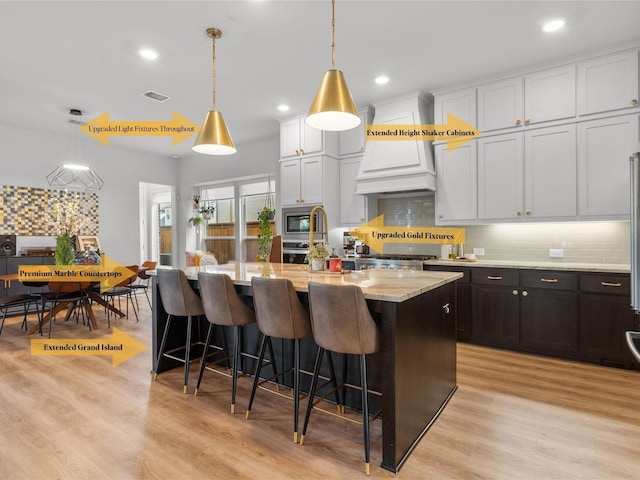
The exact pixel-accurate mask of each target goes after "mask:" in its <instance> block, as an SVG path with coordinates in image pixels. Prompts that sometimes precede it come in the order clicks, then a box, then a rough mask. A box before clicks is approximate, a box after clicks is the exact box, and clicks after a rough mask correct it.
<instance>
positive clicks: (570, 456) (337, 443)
mask: <svg viewBox="0 0 640 480" xmlns="http://www.w3.org/2000/svg"><path fill="white" fill-rule="evenodd" d="M140 306H141V308H142V312H141V314H140V322H139V323H136V322H135V320H134V319H133V316H132V318H130V319H129V320H127V319H118V320H115V321H113V320H112V322H113V324H114V325H115V326H116V327H118V328H120V329H122V330H124V331H125V332H127V333H128V334H130V335H132V336H134V337H135V338H137V339H138V340H140V341H142V342H144V343H146V344H147V345H150V338H151V326H150V311H149V309H148V306H147V305H146V302H140ZM96 317H97V321H98V324H99V325H100V329H99V330H96V331H93V332H89V331H88V329H87V327H85V326H82V325H77V324H76V323H75V322H72V321H69V322H63V321H61V320H58V321H56V322H55V324H54V325H53V336H54V337H55V338H89V337H107V336H110V335H111V332H110V330H108V329H107V328H106V318H105V316H104V315H103V314H102V312H100V311H98V314H97V316H96ZM30 320H31V322H33V321H35V318H31V319H30ZM19 324H20V318H19V317H15V318H9V319H7V321H6V324H5V328H4V329H3V332H2V335H1V336H0V438H1V441H2V447H1V448H0V478H2V479H12V480H13V479H48V478H60V479H86V478H91V479H137V478H151V479H155V478H157V479H165V478H176V479H180V478H190V479H196V478H198V479H199V478H203V479H205V478H207V479H208V478H216V479H294V478H295V479H300V478H304V479H327V478H331V479H333V478H335V479H351V478H354V477H355V478H359V477H360V476H364V474H363V461H362V456H363V454H362V443H361V442H362V434H361V429H360V427H359V426H358V425H354V424H351V423H349V422H343V421H340V420H338V419H334V418H331V417H326V416H325V415H322V414H320V413H315V414H314V415H313V416H312V418H311V423H310V426H309V431H308V432H307V437H306V442H305V445H304V446H303V447H301V446H300V445H296V444H293V442H292V441H291V431H292V428H291V421H292V420H291V408H292V402H289V401H288V400H286V399H282V398H280V397H276V396H273V395H269V394H267V393H265V392H262V391H261V392H259V394H258V397H257V399H256V402H255V404H254V408H253V409H252V412H251V418H250V419H249V420H245V418H244V412H245V408H246V402H247V399H248V394H249V392H250V388H251V379H250V378H241V379H240V380H239V389H238V401H237V405H236V414H235V415H231V414H230V413H229V401H230V380H229V379H228V378H226V377H222V376H219V375H215V374H212V373H210V372H208V373H207V375H206V376H205V379H204V381H203V384H202V387H201V391H200V393H201V394H200V395H199V396H198V397H194V396H193V394H192V392H193V387H194V384H195V377H196V376H197V368H192V376H191V379H190V393H189V394H187V395H184V394H183V393H182V370H181V369H176V370H174V371H170V372H166V373H164V374H161V375H160V376H159V379H158V381H157V382H153V381H152V379H151V376H150V374H149V370H150V365H151V352H150V350H147V351H145V352H144V353H142V354H140V355H138V356H137V357H135V358H133V359H131V360H129V361H127V362H125V363H124V364H122V365H120V366H119V367H115V368H114V367H112V366H111V360H110V359H109V358H108V357H46V356H31V355H30V352H29V348H30V340H31V338H35V337H29V336H27V335H25V334H24V331H21V330H20V329H19ZM194 367H197V363H194ZM458 384H459V389H458V391H457V392H456V394H455V395H454V397H453V398H452V400H451V402H450V403H449V405H448V406H447V408H446V409H445V410H444V412H443V413H442V415H441V417H440V418H439V419H438V420H437V421H436V423H435V425H434V426H433V427H432V428H431V429H430V431H429V432H428V433H427V435H426V436H425V438H424V439H423V440H422V442H421V443H420V444H419V445H418V447H417V448H416V449H415V451H414V452H413V454H412V455H411V457H410V459H409V460H408V462H407V463H406V464H405V466H404V467H403V468H402V470H401V471H400V473H399V474H398V475H395V477H397V478H398V479H423V478H424V479H427V478H428V479H492V480H493V479H509V480H511V479H524V480H529V479H531V480H537V479H541V478H544V479H621V478H624V479H628V478H637V477H638V475H639V474H640V473H639V472H640V372H637V371H626V370H618V369H613V368H607V367H599V366H593V365H585V364H579V363H574V362H566V361H561V360H556V359H550V358H543V357H535V356H531V355H522V354H517V353H512V352H506V351H500V350H495V349H489V348H482V347H475V346H470V345H464V344H460V345H459V346H458ZM305 406H306V401H303V402H302V409H301V410H302V411H301V414H302V413H303V411H304V407H305ZM371 439H372V471H371V477H372V478H383V479H384V478H387V479H388V478H393V477H394V475H393V474H391V473H390V472H386V471H384V470H382V469H380V468H379V467H377V465H378V464H379V463H380V461H381V452H380V448H381V429H380V421H376V422H374V423H373V425H372V434H371Z"/></svg>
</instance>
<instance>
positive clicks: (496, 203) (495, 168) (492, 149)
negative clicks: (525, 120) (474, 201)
mask: <svg viewBox="0 0 640 480" xmlns="http://www.w3.org/2000/svg"><path fill="white" fill-rule="evenodd" d="M522 140H523V135H522V133H512V134H506V135H499V136H495V137H484V138H480V139H478V218H479V219H481V220H489V219H491V220H503V219H504V220H509V219H511V220H516V219H519V218H521V217H522V211H523V203H522V202H523V192H522V189H523V182H522V178H523V175H524V159H523V150H522Z"/></svg>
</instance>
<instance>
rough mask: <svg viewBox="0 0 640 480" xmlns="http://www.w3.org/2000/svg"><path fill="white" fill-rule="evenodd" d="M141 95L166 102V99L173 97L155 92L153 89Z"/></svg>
mask: <svg viewBox="0 0 640 480" xmlns="http://www.w3.org/2000/svg"><path fill="white" fill-rule="evenodd" d="M141 95H142V96H143V97H147V98H150V99H151V100H155V101H156V102H164V101H166V100H170V99H171V97H167V96H166V95H163V94H161V93H158V92H154V91H152V90H149V91H148V92H144V93H142V94H141Z"/></svg>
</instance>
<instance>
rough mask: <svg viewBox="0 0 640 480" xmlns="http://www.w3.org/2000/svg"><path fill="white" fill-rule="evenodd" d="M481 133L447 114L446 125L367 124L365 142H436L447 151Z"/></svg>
mask: <svg viewBox="0 0 640 480" xmlns="http://www.w3.org/2000/svg"><path fill="white" fill-rule="evenodd" d="M481 133H482V132H481V131H480V130H478V129H477V128H475V127H474V126H472V125H469V124H468V123H467V122H465V121H464V120H461V119H459V118H458V117H456V116H455V115H452V114H450V113H448V114H447V124H446V125H438V124H434V125H413V124H408V125H404V124H387V123H385V124H368V125H367V129H366V134H367V141H368V142H370V141H385V140H386V141H398V140H400V141H406V140H413V141H417V140H421V141H436V140H442V141H446V142H447V151H450V150H455V149H456V148H458V147H459V146H461V145H464V144H465V143H467V142H468V141H470V140H473V139H474V138H476V137H478V136H479V135H480V134H481Z"/></svg>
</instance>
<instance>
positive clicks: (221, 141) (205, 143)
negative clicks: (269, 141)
mask: <svg viewBox="0 0 640 480" xmlns="http://www.w3.org/2000/svg"><path fill="white" fill-rule="evenodd" d="M207 35H208V36H209V37H210V38H211V39H212V41H213V108H212V109H211V110H210V111H209V112H208V113H207V116H206V117H205V119H204V123H203V125H202V128H201V129H200V132H199V133H198V137H197V138H196V142H195V143H194V145H193V147H192V149H193V150H194V151H195V152H198V153H204V154H205V155H230V154H232V153H236V152H237V150H236V146H235V145H234V143H233V140H232V139H231V134H230V133H229V129H228V128H227V125H226V123H225V122H224V118H222V113H220V112H219V111H218V109H217V108H216V39H218V38H220V37H221V36H222V32H221V31H220V30H218V29H217V28H208V29H207Z"/></svg>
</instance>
